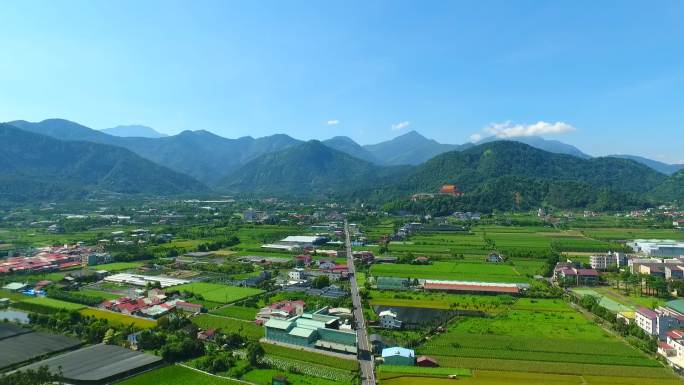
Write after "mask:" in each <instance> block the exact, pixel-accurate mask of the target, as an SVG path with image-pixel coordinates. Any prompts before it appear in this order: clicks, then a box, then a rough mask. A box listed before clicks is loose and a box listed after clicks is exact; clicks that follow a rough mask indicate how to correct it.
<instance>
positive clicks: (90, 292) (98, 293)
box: [78, 288, 121, 299]
mask: <svg viewBox="0 0 684 385" xmlns="http://www.w3.org/2000/svg"><path fill="white" fill-rule="evenodd" d="M78 293H79V294H81V295H85V296H88V297H95V298H104V299H116V298H119V297H121V296H120V295H118V294H112V293H109V292H106V291H103V290H95V289H87V288H81V289H79V290H78Z"/></svg>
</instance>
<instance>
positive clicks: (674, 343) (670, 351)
mask: <svg viewBox="0 0 684 385" xmlns="http://www.w3.org/2000/svg"><path fill="white" fill-rule="evenodd" d="M658 354H660V355H661V356H663V357H665V359H666V360H667V362H668V364H669V365H670V366H672V367H674V368H675V369H677V370H682V368H684V331H682V330H679V329H675V330H671V331H669V332H667V334H666V339H665V341H660V342H659V343H658Z"/></svg>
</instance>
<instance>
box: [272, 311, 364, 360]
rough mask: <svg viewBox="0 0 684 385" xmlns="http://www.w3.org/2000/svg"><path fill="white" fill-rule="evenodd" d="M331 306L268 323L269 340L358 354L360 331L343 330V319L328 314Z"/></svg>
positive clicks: (273, 319) (274, 319)
mask: <svg viewBox="0 0 684 385" xmlns="http://www.w3.org/2000/svg"><path fill="white" fill-rule="evenodd" d="M326 313H327V308H323V309H321V310H318V311H317V312H315V313H303V314H301V315H298V316H295V317H292V318H288V319H284V320H283V319H276V318H271V319H269V320H268V321H266V323H264V328H265V331H266V333H265V340H266V342H269V341H270V342H276V343H283V344H289V345H297V346H303V347H308V348H313V349H322V350H328V351H334V352H339V353H350V354H356V333H355V332H352V331H345V330H340V319H339V317H334V316H331V315H328V314H326Z"/></svg>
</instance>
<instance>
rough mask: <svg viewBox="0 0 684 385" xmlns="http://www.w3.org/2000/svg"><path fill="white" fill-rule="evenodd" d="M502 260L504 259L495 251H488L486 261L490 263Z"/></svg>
mask: <svg viewBox="0 0 684 385" xmlns="http://www.w3.org/2000/svg"><path fill="white" fill-rule="evenodd" d="M503 261H504V259H503V257H502V256H501V255H499V254H497V253H490V254H489V255H488V256H487V262H490V263H500V262H503Z"/></svg>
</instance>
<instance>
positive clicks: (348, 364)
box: [261, 344, 359, 371]
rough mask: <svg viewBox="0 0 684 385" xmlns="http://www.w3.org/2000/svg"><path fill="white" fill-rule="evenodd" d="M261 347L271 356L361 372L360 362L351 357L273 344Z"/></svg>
mask: <svg viewBox="0 0 684 385" xmlns="http://www.w3.org/2000/svg"><path fill="white" fill-rule="evenodd" d="M261 345H262V346H263V347H264V351H265V352H266V353H267V354H271V355H274V356H279V357H285V358H291V359H295V360H298V361H304V362H311V363H314V364H318V365H324V366H330V367H331V368H337V369H343V370H348V371H358V370H359V363H358V361H356V357H351V359H349V360H345V359H341V358H338V357H333V356H328V355H325V354H319V353H314V352H310V351H307V350H303V349H302V350H299V349H291V348H286V347H284V346H278V345H273V344H261Z"/></svg>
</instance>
